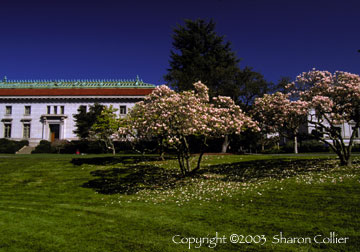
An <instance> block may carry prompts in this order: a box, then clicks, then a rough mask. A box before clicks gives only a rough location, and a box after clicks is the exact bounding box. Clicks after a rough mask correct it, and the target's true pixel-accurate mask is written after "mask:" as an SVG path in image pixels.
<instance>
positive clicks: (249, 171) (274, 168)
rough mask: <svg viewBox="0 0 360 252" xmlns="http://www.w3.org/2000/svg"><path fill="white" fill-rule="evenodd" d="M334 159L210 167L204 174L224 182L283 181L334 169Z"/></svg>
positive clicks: (271, 161)
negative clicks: (214, 175)
mask: <svg viewBox="0 0 360 252" xmlns="http://www.w3.org/2000/svg"><path fill="white" fill-rule="evenodd" d="M334 161H335V160H334V159H291V160H290V159H270V160H255V161H249V162H237V163H230V164H229V163H228V164H220V165H213V166H209V167H207V168H205V169H203V170H202V173H215V174H220V175H223V176H224V177H223V178H222V179H223V180H224V181H238V182H246V181H251V180H254V179H263V178H274V179H282V178H288V177H293V176H296V175H299V174H305V173H308V172H320V171H324V170H329V169H332V168H334V166H335V165H336V162H337V161H335V162H334Z"/></svg>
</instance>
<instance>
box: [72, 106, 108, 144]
mask: <svg viewBox="0 0 360 252" xmlns="http://www.w3.org/2000/svg"><path fill="white" fill-rule="evenodd" d="M103 108H104V106H103V105H100V104H98V103H95V104H94V105H92V106H89V111H86V106H80V107H79V109H78V112H79V113H78V114H75V115H74V121H75V127H76V129H75V130H74V133H75V134H76V135H77V136H78V137H80V138H81V139H86V138H87V137H89V131H90V129H91V127H92V125H93V124H94V123H95V121H96V119H97V117H98V116H99V115H100V114H101V111H102V110H103Z"/></svg>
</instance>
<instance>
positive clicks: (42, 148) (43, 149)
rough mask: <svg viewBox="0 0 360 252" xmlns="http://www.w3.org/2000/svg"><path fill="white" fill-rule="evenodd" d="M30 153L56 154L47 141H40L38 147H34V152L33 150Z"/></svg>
mask: <svg viewBox="0 0 360 252" xmlns="http://www.w3.org/2000/svg"><path fill="white" fill-rule="evenodd" d="M31 153H32V154H36V153H56V149H55V148H54V147H52V146H51V143H50V142H49V141H46V140H41V141H40V143H39V145H38V146H36V147H35V150H33V151H32V152H31Z"/></svg>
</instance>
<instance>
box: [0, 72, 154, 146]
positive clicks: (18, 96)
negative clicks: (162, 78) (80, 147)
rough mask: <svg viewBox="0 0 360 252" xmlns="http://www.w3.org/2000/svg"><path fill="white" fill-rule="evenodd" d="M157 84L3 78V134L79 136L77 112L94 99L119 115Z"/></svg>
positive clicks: (0, 87)
mask: <svg viewBox="0 0 360 252" xmlns="http://www.w3.org/2000/svg"><path fill="white" fill-rule="evenodd" d="M154 87H155V86H154V85H152V84H147V83H144V82H143V81H142V80H140V79H139V77H137V78H136V79H135V80H71V81H70V80H57V81H34V80H31V81H9V80H7V79H6V77H5V78H4V79H3V80H0V119H1V122H0V138H8V139H11V140H23V139H26V140H28V141H29V143H30V146H35V145H37V144H38V143H39V142H40V141H41V140H48V141H55V140H57V139H66V140H76V139H78V138H77V136H76V135H75V134H74V132H73V131H74V130H75V122H74V117H73V116H74V114H77V113H78V109H79V107H80V106H85V107H86V108H88V107H89V106H90V105H93V104H94V103H99V104H102V105H106V106H110V105H113V107H114V108H117V109H118V112H117V113H119V116H122V115H125V114H126V113H127V111H128V109H129V108H131V107H132V106H134V104H135V103H136V102H138V101H140V100H142V99H143V98H144V96H145V95H147V94H150V93H151V92H152V90H153V89H154Z"/></svg>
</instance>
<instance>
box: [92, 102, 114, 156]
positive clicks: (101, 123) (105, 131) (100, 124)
mask: <svg viewBox="0 0 360 252" xmlns="http://www.w3.org/2000/svg"><path fill="white" fill-rule="evenodd" d="M116 111H117V109H115V108H113V106H112V105H110V107H103V110H102V111H101V114H100V115H99V116H98V117H97V119H96V121H95V123H94V124H93V125H92V126H91V129H90V131H89V138H90V139H95V140H100V141H102V142H103V143H104V144H105V146H106V148H108V149H110V150H111V151H112V153H113V154H114V155H115V146H114V142H113V141H114V139H115V138H117V137H118V136H117V134H116V133H117V132H118V130H119V127H120V121H119V119H118V118H117V116H116V114H115V112H116Z"/></svg>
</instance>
